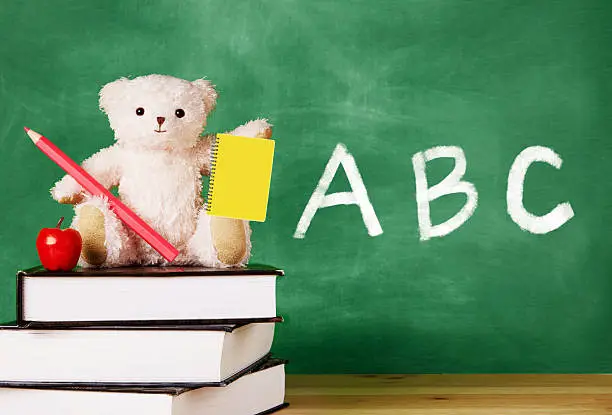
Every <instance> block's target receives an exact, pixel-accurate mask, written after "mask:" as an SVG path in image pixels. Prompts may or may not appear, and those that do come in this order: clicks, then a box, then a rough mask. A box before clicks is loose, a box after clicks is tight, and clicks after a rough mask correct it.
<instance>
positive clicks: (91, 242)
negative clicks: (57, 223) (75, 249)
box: [71, 197, 138, 267]
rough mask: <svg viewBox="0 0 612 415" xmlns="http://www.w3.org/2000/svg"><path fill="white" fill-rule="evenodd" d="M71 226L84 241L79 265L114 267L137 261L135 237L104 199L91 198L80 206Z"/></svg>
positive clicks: (76, 209)
mask: <svg viewBox="0 0 612 415" xmlns="http://www.w3.org/2000/svg"><path fill="white" fill-rule="evenodd" d="M71 226H72V227H73V228H75V229H76V230H78V231H79V233H80V234H81V238H82V239H83V248H82V250H81V258H80V260H79V265H81V266H83V267H96V266H107V267H111V266H118V265H125V264H128V263H132V262H136V261H137V257H138V251H137V247H136V245H135V243H134V242H135V241H134V238H133V236H131V235H130V232H129V231H128V230H127V229H126V227H125V225H123V223H122V222H121V221H120V220H119V219H118V218H117V216H116V215H115V214H114V213H113V212H112V211H111V210H110V209H109V207H108V204H107V203H106V202H105V201H104V200H103V199H102V198H99V197H91V198H87V199H86V200H85V201H84V202H83V203H81V204H79V205H77V206H76V207H75V216H74V219H73V221H72V225H71Z"/></svg>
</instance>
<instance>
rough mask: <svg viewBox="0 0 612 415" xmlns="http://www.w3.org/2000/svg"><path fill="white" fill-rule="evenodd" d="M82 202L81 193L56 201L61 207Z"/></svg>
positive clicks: (83, 198)
mask: <svg viewBox="0 0 612 415" xmlns="http://www.w3.org/2000/svg"><path fill="white" fill-rule="evenodd" d="M83 200H85V195H84V194H83V193H77V194H75V195H71V196H63V197H61V198H60V199H59V200H58V202H59V203H61V204H62V205H78V204H79V203H81V202H82V201H83Z"/></svg>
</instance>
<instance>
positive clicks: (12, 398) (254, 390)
mask: <svg viewBox="0 0 612 415" xmlns="http://www.w3.org/2000/svg"><path fill="white" fill-rule="evenodd" d="M285 363H286V362H285V361H282V360H277V359H270V360H267V361H266V362H264V363H263V364H260V365H259V366H256V367H254V368H253V369H252V370H250V371H248V372H245V373H243V374H241V375H240V376H237V377H235V378H233V379H231V380H229V381H228V382H226V383H224V384H223V385H218V386H208V387H201V386H198V385H185V386H179V387H176V386H172V385H170V386H168V385H160V386H154V387H147V388H135V387H94V388H90V389H82V388H80V387H77V386H65V387H41V386H40V385H38V384H36V383H31V382H28V383H23V384H19V385H4V384H2V383H1V382H0V413H2V414H3V415H22V414H43V413H44V414H45V415H67V414H88V415H135V414H151V415H153V414H155V415H196V414H207V415H228V414H232V415H256V414H258V415H263V414H269V413H272V412H275V411H277V410H279V409H282V408H284V407H286V406H287V405H288V404H287V403H284V398H285Z"/></svg>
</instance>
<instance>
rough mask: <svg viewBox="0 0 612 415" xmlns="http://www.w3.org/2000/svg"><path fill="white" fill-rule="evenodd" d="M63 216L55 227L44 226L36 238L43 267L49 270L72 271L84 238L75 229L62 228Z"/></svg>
mask: <svg viewBox="0 0 612 415" xmlns="http://www.w3.org/2000/svg"><path fill="white" fill-rule="evenodd" d="M63 221H64V218H63V217H62V218H61V219H60V220H59V222H58V223H57V226H56V227H55V228H43V229H41V231H40V233H39V234H38V238H36V250H37V251H38V257H39V258H40V262H41V263H42V265H43V267H45V269H47V270H49V271H70V270H72V269H73V268H74V267H76V264H77V262H78V261H79V256H80V255H81V247H82V246H83V240H82V239H81V234H80V233H79V232H78V231H77V230H75V229H61V228H60V226H62V222H63Z"/></svg>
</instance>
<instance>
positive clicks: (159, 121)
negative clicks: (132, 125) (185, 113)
mask: <svg viewBox="0 0 612 415" xmlns="http://www.w3.org/2000/svg"><path fill="white" fill-rule="evenodd" d="M164 121H166V118H165V117H157V123H158V124H159V125H162V124H163V123H164Z"/></svg>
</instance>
